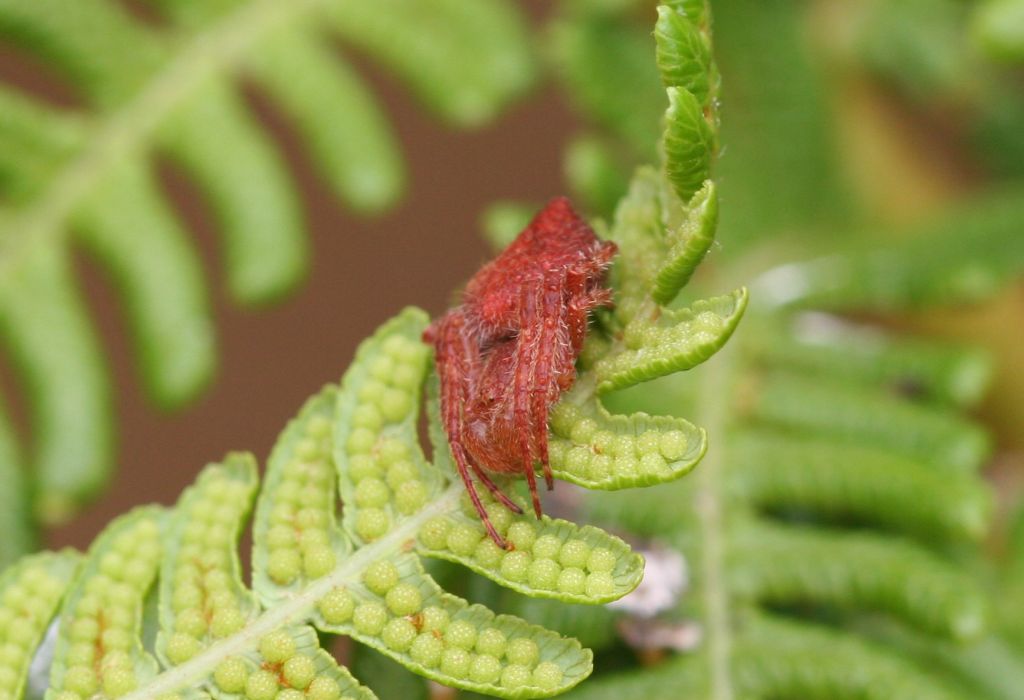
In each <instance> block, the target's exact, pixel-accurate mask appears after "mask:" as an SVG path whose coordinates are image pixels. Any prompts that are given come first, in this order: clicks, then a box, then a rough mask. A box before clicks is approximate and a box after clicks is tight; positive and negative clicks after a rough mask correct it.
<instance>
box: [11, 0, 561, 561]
mask: <svg viewBox="0 0 1024 700" xmlns="http://www.w3.org/2000/svg"><path fill="white" fill-rule="evenodd" d="M528 6H529V10H530V13H531V15H532V16H533V19H534V21H536V22H537V23H538V24H539V23H540V22H541V20H542V16H541V15H542V13H543V11H544V8H543V7H542V3H540V2H530V3H528ZM342 51H343V52H344V53H346V55H348V56H349V57H350V58H351V59H352V60H353V62H354V63H355V64H356V65H357V67H358V68H359V69H360V70H361V71H362V73H363V75H365V76H367V77H368V78H369V80H370V82H371V83H372V84H373V86H374V88H375V90H376V92H377V95H378V97H379V98H380V100H381V102H382V104H383V105H384V107H385V110H386V112H387V113H388V115H389V117H390V119H391V121H392V124H393V126H394V129H395V132H396V134H397V136H398V138H399V140H400V142H401V144H402V147H403V149H404V152H405V155H406V159H407V162H408V175H409V177H408V190H407V193H406V196H405V198H404V199H403V200H402V202H401V203H400V205H399V206H398V207H397V208H395V209H393V210H392V211H391V212H389V213H387V214H385V215H384V216H380V217H375V218H361V217H358V216H356V215H354V214H352V213H351V212H348V211H346V210H345V209H344V208H343V207H342V206H340V205H339V204H338V202H337V201H336V200H334V198H333V197H332V196H331V194H330V193H329V191H328V189H327V188H326V186H325V185H324V184H323V183H322V182H320V181H319V179H318V178H317V176H316V174H315V172H314V169H313V167H312V165H311V163H310V162H309V161H308V160H307V159H306V158H305V157H304V154H303V153H302V152H301V149H300V148H299V147H298V144H297V142H296V139H295V136H294V134H293V133H292V132H291V131H290V129H289V127H288V126H287V124H286V122H285V120H284V119H282V118H281V117H280V115H279V114H276V113H274V112H273V111H272V110H271V109H270V107H269V106H268V105H267V103H266V102H265V101H264V100H261V99H260V96H259V95H258V94H255V93H252V92H250V98H251V99H252V102H253V104H254V105H255V107H256V112H257V114H258V115H259V117H260V118H261V119H262V120H263V121H264V122H265V123H267V124H268V125H269V127H270V129H271V132H272V133H273V134H274V135H275V137H276V138H277V140H278V142H279V144H280V145H281V147H282V150H283V153H284V154H285V157H286V158H287V160H288V161H289V164H290V166H291V168H292V172H293V173H294V175H295V177H296V181H297V182H298V183H299V185H300V187H301V194H302V198H303V201H304V204H305V211H306V216H307V218H308V225H309V230H310V234H311V245H312V249H313V256H312V259H313V262H312V268H311V271H310V275H309V277H308V279H307V280H306V282H305V284H304V286H303V287H302V288H300V289H299V290H297V291H296V293H294V294H293V295H292V296H291V297H289V298H287V299H285V300H283V301H282V302H280V303H279V304H277V305H276V306H274V307H272V308H269V309H262V310H243V309H239V308H238V307H237V306H235V305H233V304H232V303H231V302H230V300H229V299H228V298H227V294H226V290H225V288H224V282H223V274H222V271H221V264H220V255H219V251H218V246H217V241H216V233H215V228H214V225H213V224H212V217H211V216H210V213H209V212H208V211H207V210H205V208H204V206H203V202H202V201H201V197H200V196H199V195H198V193H197V192H196V191H194V190H193V189H192V188H191V187H190V186H189V184H188V183H187V182H186V181H185V180H184V178H182V177H180V175H179V174H177V173H175V172H174V171H173V170H172V169H171V168H169V167H165V168H164V170H163V175H164V184H165V186H166V188H167V189H168V191H169V192H170V194H171V197H172V199H173V200H174V202H175V204H176V205H177V206H178V208H179V211H180V213H181V215H182V216H183V218H184V219H185V220H186V222H187V223H188V225H189V227H190V228H192V229H193V230H195V231H198V232H199V243H200V246H201V248H202V251H203V257H204V268H205V272H206V275H207V279H208V281H209V282H210V286H211V287H212V289H213V290H214V297H213V300H212V301H213V310H214V315H215V318H216V325H217V328H218V330H219V334H220V335H219V344H220V369H219V373H218V376H217V378H216V380H215V381H214V383H213V385H212V386H211V387H210V388H209V390H208V391H207V392H206V393H205V394H204V395H203V396H202V397H201V398H200V400H199V401H198V402H196V403H194V404H192V405H190V406H188V407H186V408H185V409H184V410H182V411H180V412H177V413H175V414H171V415H168V414H164V413H160V412H159V411H157V410H155V409H154V408H153V407H152V406H150V405H149V404H148V403H147V402H146V400H145V398H144V396H143V395H142V390H141V386H140V384H139V381H138V377H137V376H136V373H135V367H134V366H133V359H132V354H131V351H130V347H129V337H128V329H127V326H126V324H125V320H124V317H123V315H122V313H121V310H120V308H119V302H118V300H117V298H116V296H115V294H114V293H113V290H112V288H111V287H110V284H109V281H108V280H107V279H105V278H104V276H103V275H102V274H101V273H100V271H99V270H98V269H97V268H96V267H95V266H94V265H93V264H92V263H91V261H90V260H88V259H87V258H86V257H84V256H82V255H79V256H78V260H77V262H78V272H79V275H80V278H81V280H82V282H83V284H82V288H83V289H84V290H85V293H86V297H87V298H86V303H87V304H88V306H89V307H90V309H91V311H92V313H93V315H94V317H95V319H96V321H97V329H98V332H99V334H100V336H101V338H102V343H103V346H104V348H105V350H106V351H107V354H108V360H109V363H110V365H111V374H112V375H113V378H114V385H115V400H116V412H117V420H118V422H119V425H118V433H119V459H118V463H119V471H118V473H117V476H116V478H115V479H114V481H113V482H112V484H111V486H110V488H109V489H108V490H107V491H106V493H105V494H104V495H103V496H102V497H101V498H100V500H99V501H97V502H96V503H94V504H93V505H91V506H90V507H89V508H87V509H86V510H85V511H84V512H83V513H82V514H81V515H80V516H79V517H77V518H76V519H74V520H73V521H72V522H71V523H69V524H68V525H65V526H63V527H61V528H58V529H56V530H54V531H52V532H51V533H50V534H49V537H48V542H47V544H48V545H49V546H51V547H57V546H61V545H74V546H77V547H86V546H88V544H89V542H90V541H91V540H92V538H93V537H94V536H95V535H96V534H97V533H98V532H99V531H100V530H101V529H102V527H103V526H104V525H105V524H106V522H107V521H109V520H110V518H111V517H113V516H114V515H116V514H118V513H120V512H123V511H124V510H126V509H128V508H130V507H132V506H134V505H137V504H142V503H147V502H159V503H165V504H169V503H173V502H174V500H175V499H176V498H177V495H178V493H179V491H180V490H181V489H182V488H183V487H185V486H186V485H187V484H189V483H190V482H191V481H192V480H193V478H194V477H195V475H196V473H197V472H198V470H199V469H200V468H202V466H203V465H204V464H206V463H207V462H209V461H212V460H217V459H219V458H220V457H222V456H223V455H224V453H225V452H227V451H229V450H249V451H252V452H254V453H255V454H256V455H257V457H258V458H259V459H260V460H263V459H264V458H265V457H266V456H267V454H268V453H269V450H270V448H271V446H272V444H273V441H274V439H275V438H276V436H277V433H278V432H279V431H280V430H281V429H282V428H283V427H284V425H285V423H286V421H287V420H288V419H289V418H290V417H291V416H292V415H294V413H295V412H296V411H297V409H298V408H299V406H300V405H301V404H302V402H303V401H304V399H305V398H306V397H307V396H309V395H310V394H312V393H313V392H315V391H316V390H317V389H318V388H319V387H320V386H322V385H323V384H325V383H327V382H331V381H336V380H337V379H338V378H339V377H340V376H341V373H342V372H343V371H344V370H345V368H346V366H347V364H348V362H349V361H350V360H351V358H352V355H353V351H354V350H355V348H356V345H357V344H358V343H359V341H360V340H361V339H363V338H364V337H366V336H367V335H368V334H370V333H371V332H372V331H373V329H374V328H375V327H376V326H377V325H379V324H380V323H382V322H384V321H385V320H386V319H387V318H388V317H389V316H390V315H392V314H394V313H396V312H397V311H398V310H400V309H401V308H402V307H403V306H406V305H410V304H415V305H418V306H421V307H423V308H425V309H426V310H427V311H429V312H430V313H431V314H437V313H439V312H441V311H442V310H444V309H445V308H446V307H447V306H448V304H449V302H450V300H451V299H452V294H453V290H455V289H456V288H457V287H458V286H459V285H460V284H461V283H462V282H463V281H464V280H465V279H466V278H468V277H469V276H470V275H471V274H472V273H473V272H474V270H475V269H476V268H477V267H479V265H480V264H481V263H482V262H484V261H485V260H486V259H487V258H488V257H489V253H488V250H487V248H486V246H485V244H484V243H483V241H482V239H481V237H480V235H479V226H478V218H479V215H480V213H481V211H482V210H483V208H484V207H485V206H486V205H487V204H488V203H490V202H492V201H494V200H495V199H499V198H513V199H519V200H528V201H529V200H535V201H537V202H542V201H544V200H545V199H547V198H549V197H552V196H555V195H557V194H560V193H561V192H562V189H561V187H562V186H561V184H560V181H561V145H562V143H563V140H564V139H565V137H566V136H567V135H568V134H569V132H570V131H571V130H572V128H573V119H572V115H571V114H570V112H569V109H568V107H567V106H566V105H565V104H564V102H563V101H562V98H561V97H560V96H559V95H558V94H557V93H556V92H555V91H554V90H551V89H550V88H548V87H541V88H540V89H539V91H538V92H536V93H534V94H533V95H532V96H530V98H529V99H527V100H525V101H523V102H522V103H520V104H519V105H517V106H514V107H513V108H512V109H511V110H509V111H507V112H506V113H505V114H504V115H503V116H502V117H501V118H500V119H498V120H497V121H496V122H494V123H492V124H489V125H487V126H486V127H484V128H483V129H478V130H476V131H457V130H454V129H452V128H450V127H447V126H444V125H442V124H440V123H439V122H438V121H437V120H436V119H434V118H431V117H430V116H429V115H428V114H426V113H425V112H424V110H423V109H422V107H421V106H420V105H419V104H418V103H417V102H416V101H415V100H414V99H413V98H412V97H411V96H410V94H409V93H408V92H407V91H406V90H405V89H404V88H403V87H402V86H401V85H399V84H398V83H397V81H396V80H394V78H393V77H392V76H389V75H387V74H385V73H384V72H383V71H382V70H380V68H379V67H377V66H374V65H373V64H372V63H371V62H369V61H366V60H361V57H360V56H358V55H351V52H348V51H345V50H344V48H342ZM0 80H3V81H6V82H9V83H11V84H14V85H18V86H22V87H26V88H28V89H31V90H32V91H33V92H36V93H40V94H43V95H45V96H46V97H47V98H48V99H50V100H52V101H54V102H57V103H59V104H65V105H72V104H74V102H75V100H74V97H73V91H72V90H71V89H70V88H69V87H68V86H63V85H61V84H60V83H59V82H58V81H57V80H56V79H55V78H54V76H53V75H52V74H51V73H49V72H48V71H47V70H46V69H45V68H44V67H43V66H40V65H39V64H37V63H35V62H33V61H32V60H30V59H28V58H26V56H25V55H24V54H22V53H19V52H15V51H13V50H11V49H10V48H9V47H5V46H3V45H0ZM0 360H3V358H0ZM0 375H2V376H0V381H2V385H3V390H4V391H3V393H4V396H5V397H7V398H8V400H9V403H10V404H11V408H12V411H13V412H14V414H15V419H16V420H17V421H18V424H19V425H18V427H19V428H21V429H23V430H28V426H27V424H26V421H25V420H24V415H25V411H24V402H23V400H21V397H20V396H19V392H18V391H17V383H16V380H15V378H14V376H13V374H12V372H11V371H10V366H9V363H7V362H6V361H0Z"/></svg>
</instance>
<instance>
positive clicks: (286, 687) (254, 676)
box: [213, 630, 349, 700]
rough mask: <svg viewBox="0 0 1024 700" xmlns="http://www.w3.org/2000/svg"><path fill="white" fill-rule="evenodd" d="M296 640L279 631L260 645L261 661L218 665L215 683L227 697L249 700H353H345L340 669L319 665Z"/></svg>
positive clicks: (231, 661)
mask: <svg viewBox="0 0 1024 700" xmlns="http://www.w3.org/2000/svg"><path fill="white" fill-rule="evenodd" d="M299 646H300V645H298V644H297V643H296V639H295V637H293V636H292V635H291V634H289V633H288V632H287V631H284V630H278V631H276V632H272V633H270V634H268V635H267V636H265V637H263V639H261V640H260V643H259V655H260V660H259V661H255V660H253V659H250V658H247V657H244V656H232V657H230V658H227V659H225V660H224V661H222V662H220V664H218V665H217V668H216V669H215V670H214V673H213V682H214V684H215V685H216V686H217V688H219V689H220V690H221V691H222V692H224V693H231V694H232V695H240V696H241V697H242V698H246V699H247V700H349V696H347V695H346V696H344V698H343V697H342V692H343V688H342V686H341V684H340V683H339V682H338V679H337V678H335V677H334V676H335V675H336V672H337V670H338V669H337V668H336V667H335V666H333V664H329V663H319V664H318V663H317V658H316V656H315V655H314V654H311V653H308V650H300V649H299Z"/></svg>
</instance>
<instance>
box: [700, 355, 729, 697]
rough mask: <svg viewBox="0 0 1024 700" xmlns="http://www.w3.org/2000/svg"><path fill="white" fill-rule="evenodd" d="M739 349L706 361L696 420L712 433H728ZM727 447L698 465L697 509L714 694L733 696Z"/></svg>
mask: <svg viewBox="0 0 1024 700" xmlns="http://www.w3.org/2000/svg"><path fill="white" fill-rule="evenodd" d="M734 355H735V352H734V351H733V350H732V349H731V348H730V347H729V346H727V347H726V348H724V349H723V351H722V352H720V353H718V356H717V357H715V358H713V359H712V360H711V361H710V362H708V363H707V364H706V365H705V366H704V371H703V373H702V374H701V381H700V384H699V387H698V394H699V396H700V397H701V400H700V401H698V405H699V406H700V407H701V410H700V412H699V415H698V423H699V424H700V425H702V426H704V428H705V430H707V431H708V434H709V435H717V436H719V437H721V436H722V435H724V434H725V429H726V422H727V414H728V409H729V405H728V400H727V398H726V397H727V396H728V395H729V394H728V391H727V389H728V387H729V383H730V382H729V376H730V374H731V372H732V365H733V362H734V360H733V357H734ZM724 454H725V452H724V450H723V449H721V448H719V449H715V448H714V446H711V447H710V448H709V449H708V452H707V455H706V456H705V457H704V460H703V462H702V463H701V465H700V467H698V469H697V470H696V475H695V479H696V492H695V494H694V509H695V512H696V513H697V521H698V523H699V527H700V538H701V554H700V566H701V574H702V579H703V583H702V594H703V599H704V623H705V624H704V627H705V638H706V639H707V650H708V659H709V663H710V690H711V695H710V697H711V698H712V699H713V700H732V698H733V697H735V693H734V691H733V687H732V679H731V673H730V664H729V658H730V655H731V653H732V632H731V620H730V619H729V609H728V606H729V603H728V599H727V597H728V592H727V590H726V574H725V568H726V562H725V537H724V532H723V527H724V522H723V512H722V499H723V496H722V491H723V486H722V470H723V469H724V464H723V456H724Z"/></svg>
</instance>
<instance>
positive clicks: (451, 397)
mask: <svg viewBox="0 0 1024 700" xmlns="http://www.w3.org/2000/svg"><path fill="white" fill-rule="evenodd" d="M436 337H437V339H438V340H439V342H438V343H437V344H436V347H437V359H436V363H437V372H438V375H439V377H440V383H441V421H442V422H443V423H444V429H445V432H446V433H447V434H448V445H449V447H450V448H451V451H452V457H454V458H455V467H456V468H457V469H458V471H459V476H460V477H462V483H463V484H464V485H465V486H466V491H467V492H468V493H469V500H470V501H471V502H472V503H473V508H475V509H476V512H477V514H478V515H479V516H480V520H481V521H482V522H483V524H484V528H485V529H486V530H487V534H488V535H490V537H491V539H492V540H494V543H495V544H497V545H498V546H499V547H501V548H502V549H506V548H507V546H506V544H505V540H504V539H502V537H501V535H499V534H498V531H497V530H495V529H494V525H493V524H492V523H491V519H490V517H488V515H487V510H486V509H485V508H484V505H483V503H481V502H480V494H478V493H477V490H476V483H475V482H474V480H473V476H472V472H475V473H477V474H479V471H478V470H477V468H476V466H475V465H471V463H470V461H469V457H468V455H467V454H466V448H465V445H464V444H463V439H464V436H465V424H464V422H463V417H462V406H463V405H464V404H465V399H466V395H467V394H468V393H469V389H470V387H471V384H470V382H471V381H472V377H474V376H475V375H474V374H472V372H473V371H474V368H475V366H476V364H477V354H476V351H475V349H474V347H473V341H472V338H471V337H470V334H469V332H468V331H467V329H466V326H465V318H464V317H463V316H461V315H460V314H449V315H448V316H446V317H444V319H442V320H441V322H440V326H439V328H438V329H437V330H436ZM484 483H485V485H486V481H485V482H484ZM492 485H493V482H492Z"/></svg>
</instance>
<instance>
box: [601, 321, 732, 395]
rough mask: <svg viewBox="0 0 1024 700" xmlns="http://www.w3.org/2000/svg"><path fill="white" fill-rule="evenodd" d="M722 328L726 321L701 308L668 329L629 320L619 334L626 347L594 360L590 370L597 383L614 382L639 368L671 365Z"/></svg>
mask: <svg viewBox="0 0 1024 700" xmlns="http://www.w3.org/2000/svg"><path fill="white" fill-rule="evenodd" d="M725 330H726V320H725V319H723V318H722V317H721V316H720V315H718V314H716V313H714V312H712V311H701V312H699V313H697V314H696V315H694V316H693V317H692V318H690V319H687V320H684V321H681V322H679V323H677V324H676V325H674V326H671V327H668V328H664V327H661V326H657V325H655V324H652V323H648V322H641V321H633V322H632V323H630V324H629V325H627V326H626V329H625V332H624V334H623V335H624V338H623V340H624V341H625V343H626V350H624V351H622V352H618V353H615V354H614V355H610V356H608V357H605V358H602V359H600V360H598V361H597V362H596V363H595V365H594V371H595V372H596V373H597V377H598V380H599V381H600V382H602V383H604V382H612V383H618V382H620V381H623V380H624V379H625V378H626V377H628V376H630V375H633V374H635V373H637V372H638V371H641V368H646V367H651V366H657V365H661V364H663V365H673V364H675V363H676V362H677V361H678V359H679V358H680V357H685V356H687V355H690V354H693V353H696V352H697V350H698V349H699V348H701V347H702V346H705V345H715V344H716V343H719V342H721V338H722V333H723V332H724V331H725Z"/></svg>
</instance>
